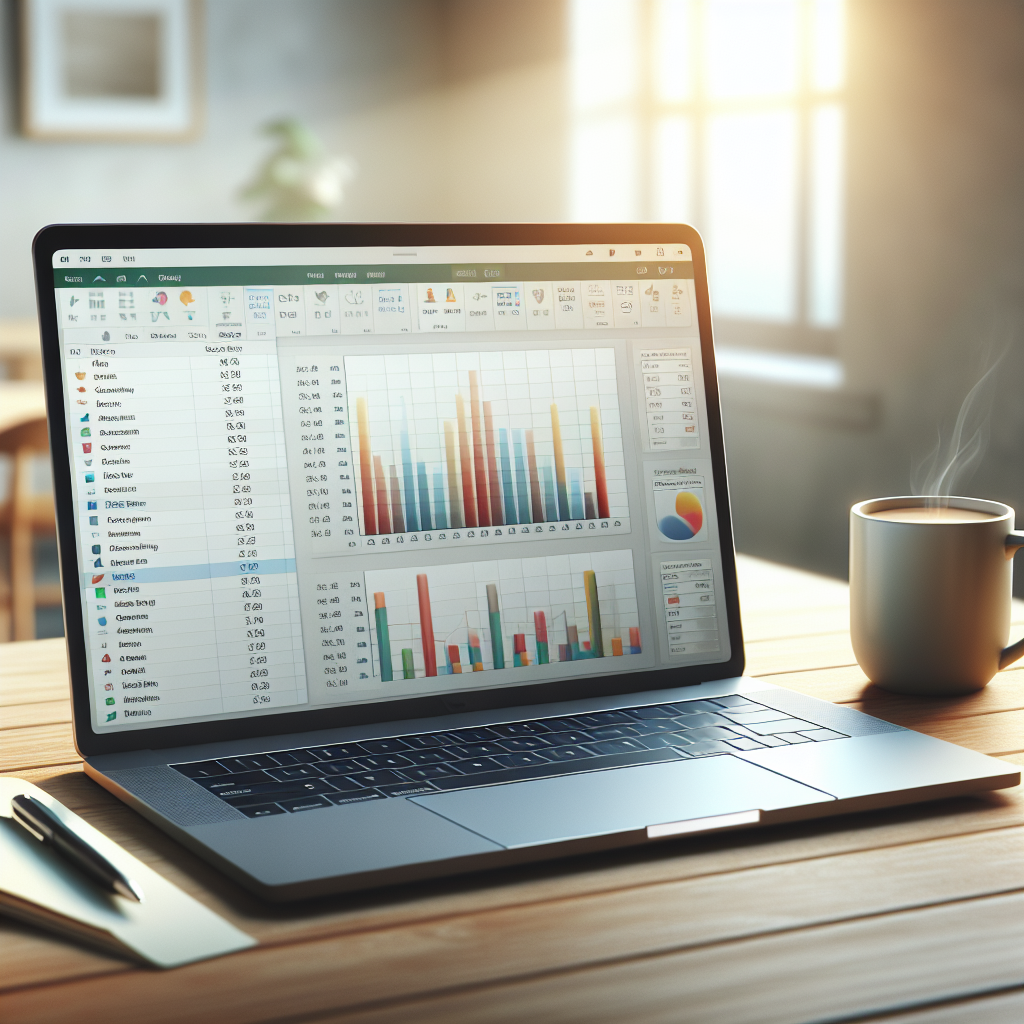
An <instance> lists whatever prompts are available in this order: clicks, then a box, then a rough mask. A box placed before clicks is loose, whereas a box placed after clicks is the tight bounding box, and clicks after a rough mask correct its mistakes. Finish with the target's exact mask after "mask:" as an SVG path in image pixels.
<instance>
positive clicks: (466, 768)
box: [406, 757, 504, 778]
mask: <svg viewBox="0 0 1024 1024" xmlns="http://www.w3.org/2000/svg"><path fill="white" fill-rule="evenodd" d="M450 767H452V768H454V769H455V770H456V771H458V772H461V773H462V774H463V775H477V774H479V773H480V772H493V771H497V770H498V769H499V768H502V767H504V766H503V765H500V764H498V762H497V761H495V760H494V758H493V757H471V758H468V759H467V760H465V761H455V762H454V763H453V764H452V765H450ZM406 774H411V773H408V772H407V773H406ZM437 777H438V778H440V776H437Z"/></svg>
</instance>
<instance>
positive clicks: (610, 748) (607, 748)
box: [587, 738, 649, 754]
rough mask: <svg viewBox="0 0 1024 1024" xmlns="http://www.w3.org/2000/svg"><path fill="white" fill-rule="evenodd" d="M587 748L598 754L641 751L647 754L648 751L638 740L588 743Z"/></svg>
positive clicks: (628, 739)
mask: <svg viewBox="0 0 1024 1024" xmlns="http://www.w3.org/2000/svg"><path fill="white" fill-rule="evenodd" d="M587 746H588V747H589V748H590V749H591V750H594V751H596V752H597V753H598V754H628V753H631V752H633V751H638V750H642V751H643V752H644V753H647V752H648V749H649V748H647V747H645V746H644V745H643V744H642V743H641V742H640V741H639V740H635V739H630V738H627V739H622V740H601V741H599V742H597V743H588V744H587Z"/></svg>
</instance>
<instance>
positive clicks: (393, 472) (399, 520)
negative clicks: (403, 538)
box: [388, 466, 405, 533]
mask: <svg viewBox="0 0 1024 1024" xmlns="http://www.w3.org/2000/svg"><path fill="white" fill-rule="evenodd" d="M388 476H389V477H390V478H391V522H392V525H393V526H394V528H395V533H405V513H403V512H402V488H401V487H399V485H398V470H397V469H396V468H395V467H394V466H388Z"/></svg>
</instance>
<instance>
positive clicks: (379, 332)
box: [53, 244, 730, 733]
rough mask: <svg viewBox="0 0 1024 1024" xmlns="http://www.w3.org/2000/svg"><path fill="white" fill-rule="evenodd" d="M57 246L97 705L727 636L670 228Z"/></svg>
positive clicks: (482, 677)
mask: <svg viewBox="0 0 1024 1024" xmlns="http://www.w3.org/2000/svg"><path fill="white" fill-rule="evenodd" d="M53 267H54V282H55V288H56V299H57V312H58V319H59V329H60V330H59V337H60V346H61V359H62V367H63V377H64V385H65V386H64V393H65V401H66V408H65V412H66V417H67V424H68V436H67V443H68V445H69V449H70V452H71V463H72V476H73V498H74V507H75V513H76V516H77V531H78V532H77V536H78V555H79V564H78V573H79V579H80V588H81V595H82V614H83V616H84V633H85V640H86V651H87V662H88V674H89V684H90V700H91V713H92V718H93V722H92V724H93V728H94V730H95V731H97V732H101V733H102V732H107V731H111V730H130V729H133V728H135V729H137V728H142V727H153V726H164V725H181V724H187V723H194V722H200V721H215V720H218V719H237V718H242V717H247V716H258V715H267V714H280V713H282V712H287V711H309V710H315V709H321V708H328V707H338V706H344V705H354V704H365V703H368V702H381V701H389V700H395V699H400V698H409V697H415V696H422V695H431V694H451V693H456V692H459V691H467V690H474V691H479V690H486V689H491V688H501V687H510V686H523V685H527V684H531V683H537V684H541V683H550V682H553V681H557V680H566V679H571V678H573V677H587V676H597V675H600V676H610V675H615V674H620V673H621V674H627V673H636V672H645V673H649V672H650V671H651V670H655V669H659V668H668V667H673V666H676V667H679V666H688V665H689V666H693V665H707V664H713V663H716V662H725V661H728V660H729V658H730V637H729V635H728V629H727V623H726V609H725V596H724V593H723V587H722V585H721V579H722V571H723V567H722V557H721V552H720V546H719V536H718V524H717V521H718V516H717V509H716V503H715V493H714V488H713V485H712V465H711V451H710V447H709V442H708V425H707V417H706V412H705V405H704V382H703V378H702V372H701V358H700V339H699V333H698V328H697V307H696V302H695V294H694V281H693V264H692V259H691V252H690V249H689V248H688V247H687V246H686V245H659V246H654V245H648V244H642V245H625V244H623V245H621V246H615V247H614V248H610V247H609V246H608V245H603V246H601V247H597V246H589V247H588V246H585V245H547V246H540V245H538V246H461V247H419V248H415V249H413V248H409V249H405V250H396V249H394V248H331V249H312V248H308V249H299V248H281V249H249V248H243V249H213V248H203V249H194V250H189V249H166V250H130V251H129V250H68V249H65V250H60V251H58V252H57V253H55V255H54V257H53Z"/></svg>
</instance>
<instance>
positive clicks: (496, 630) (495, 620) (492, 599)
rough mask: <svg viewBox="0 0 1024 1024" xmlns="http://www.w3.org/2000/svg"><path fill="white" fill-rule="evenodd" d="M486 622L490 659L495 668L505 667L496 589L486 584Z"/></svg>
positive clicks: (490, 584)
mask: <svg viewBox="0 0 1024 1024" xmlns="http://www.w3.org/2000/svg"><path fill="white" fill-rule="evenodd" d="M487 622H488V625H490V627H491V658H492V659H493V661H494V667H495V668H504V667H505V645H504V643H502V639H501V611H500V609H499V608H498V588H497V587H496V586H495V585H494V584H493V583H488V584H487Z"/></svg>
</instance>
